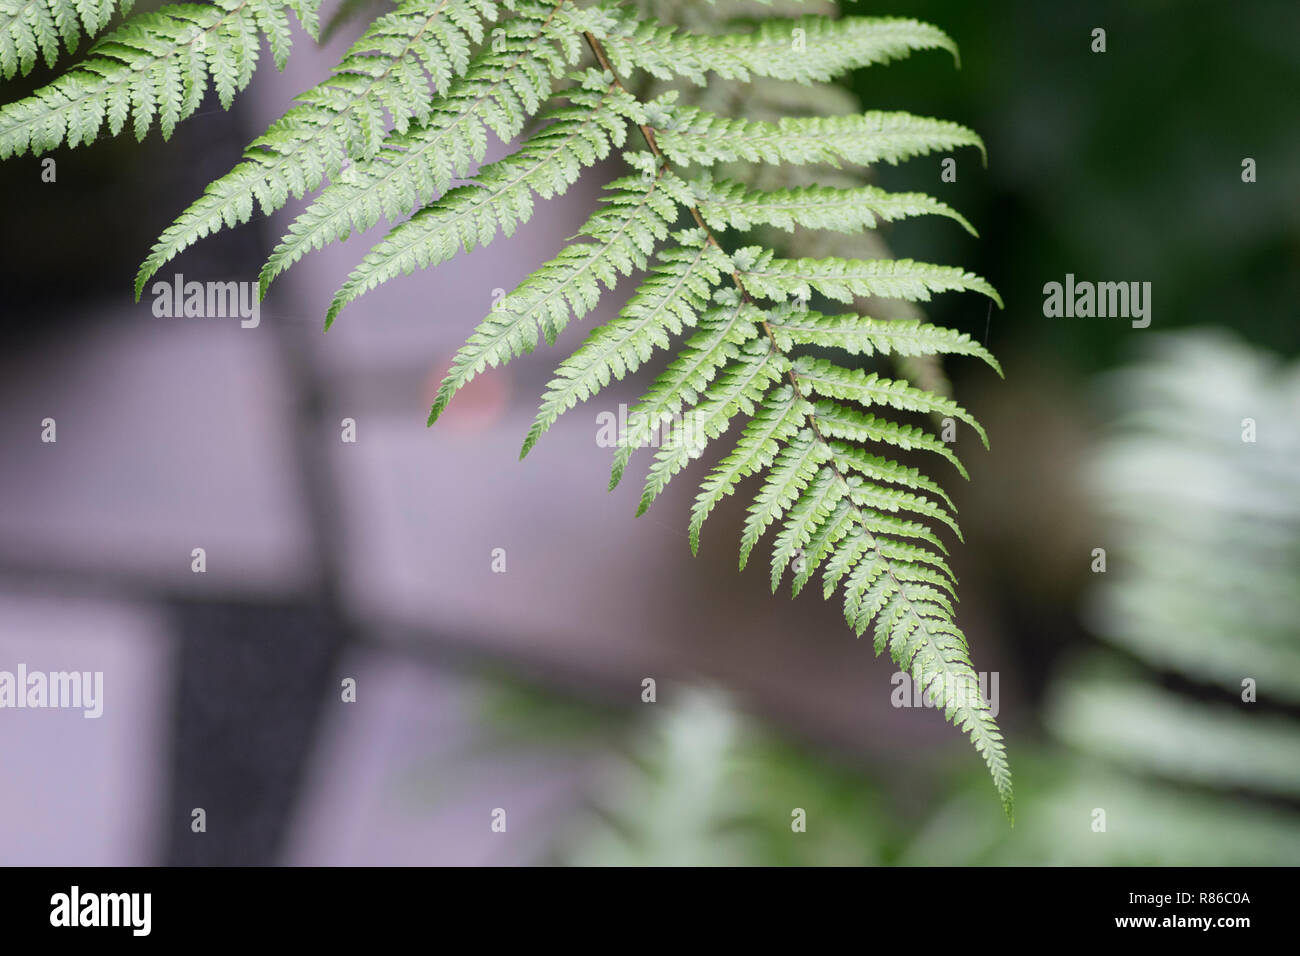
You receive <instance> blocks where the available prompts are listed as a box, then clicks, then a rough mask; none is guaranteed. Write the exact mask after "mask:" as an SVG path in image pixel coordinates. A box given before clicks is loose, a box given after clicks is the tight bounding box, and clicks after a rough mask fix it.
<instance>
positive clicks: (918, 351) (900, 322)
mask: <svg viewBox="0 0 1300 956" xmlns="http://www.w3.org/2000/svg"><path fill="white" fill-rule="evenodd" d="M769 324H770V326H771V329H772V333H773V335H774V337H775V338H776V341H777V344H778V347H780V348H782V349H790V348H792V347H794V346H796V345H821V346H829V347H832V348H839V349H843V350H844V351H846V352H848V353H849V354H850V355H875V354H880V355H973V356H975V357H977V358H979V359H982V360H983V361H984V362H986V363H988V365H989V367H990V368H992V369H993V370H994V371H995V372H997V373H998V375H1001V374H1002V366H1001V365H999V364H998V361H997V359H995V358H994V357H993V356H992V355H991V354H989V351H988V350H987V349H985V348H984V346H982V345H980V344H979V343H978V342H975V341H973V340H972V339H971V337H970V336H969V335H967V334H965V333H964V332H955V331H953V330H952V329H945V328H942V327H940V326H937V325H931V324H930V323H928V322H919V321H916V320H908V319H893V320H881V319H870V318H867V317H866V316H862V315H822V314H821V313H819V312H811V311H807V310H804V311H793V310H791V311H787V312H785V313H782V314H781V315H778V316H775V317H774V318H772V319H771V321H770V323H769Z"/></svg>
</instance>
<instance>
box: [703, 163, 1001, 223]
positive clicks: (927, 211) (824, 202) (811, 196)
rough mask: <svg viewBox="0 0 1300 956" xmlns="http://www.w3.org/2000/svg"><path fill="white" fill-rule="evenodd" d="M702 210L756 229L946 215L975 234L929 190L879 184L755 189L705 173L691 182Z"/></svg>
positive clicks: (713, 218) (707, 216)
mask: <svg viewBox="0 0 1300 956" xmlns="http://www.w3.org/2000/svg"><path fill="white" fill-rule="evenodd" d="M692 186H693V187H694V188H695V195H696V205H697V208H698V209H699V211H700V215H702V216H703V217H704V221H705V222H707V223H708V224H709V225H710V226H711V227H712V228H714V229H752V228H753V227H754V226H775V227H776V228H778V229H786V230H792V229H794V227H795V226H803V227H804V228H806V229H833V230H836V231H837V232H860V231H862V230H863V229H874V228H875V227H876V224H877V223H878V222H895V221H897V220H899V219H906V218H909V217H911V216H925V215H935V216H946V217H947V218H949V219H952V220H954V221H956V222H958V223H960V224H961V226H962V228H963V229H965V230H966V231H967V232H969V233H970V234H971V235H976V232H975V227H974V226H972V225H971V224H970V223H969V222H968V221H967V220H966V217H965V216H963V215H962V214H961V213H959V212H957V211H956V210H955V209H953V208H952V207H951V206H949V205H948V204H947V203H942V202H940V201H939V200H937V199H934V198H932V197H930V196H927V195H926V194H925V193H891V192H887V191H885V190H883V189H879V188H877V187H875V186H859V187H857V188H854V189H839V188H833V187H830V186H800V187H795V188H792V189H774V190H762V189H751V188H750V187H748V186H746V185H745V184H743V183H737V182H731V181H728V180H719V181H718V182H713V181H712V180H711V179H709V178H708V177H701V178H700V179H698V180H696V181H695V182H694V183H692Z"/></svg>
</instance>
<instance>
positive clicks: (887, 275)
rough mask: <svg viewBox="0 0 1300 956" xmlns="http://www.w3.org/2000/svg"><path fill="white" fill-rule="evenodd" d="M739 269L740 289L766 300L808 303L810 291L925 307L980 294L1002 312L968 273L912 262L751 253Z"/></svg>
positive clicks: (989, 288)
mask: <svg viewBox="0 0 1300 956" xmlns="http://www.w3.org/2000/svg"><path fill="white" fill-rule="evenodd" d="M755 257H756V258H755V261H754V263H753V264H752V265H743V266H741V267H740V273H741V276H742V278H743V279H744V281H745V287H746V288H747V289H749V290H750V291H751V292H752V293H753V294H755V295H761V296H766V297H767V298H771V299H787V300H788V299H790V298H796V299H805V300H806V299H807V298H808V297H809V296H810V295H811V293H812V292H813V291H816V292H820V293H821V294H822V295H824V296H826V297H827V298H828V299H834V300H836V301H837V302H852V301H853V298H854V296H863V297H865V296H878V297H880V298H882V299H906V300H907V301H909V302H928V301H930V297H931V295H932V294H933V293H935V292H981V293H983V294H984V295H986V296H988V297H989V298H990V299H992V300H993V301H994V302H996V303H997V304H998V308H1001V307H1002V297H1001V296H999V295H998V293H997V290H996V289H994V288H993V287H992V286H991V285H989V284H988V283H987V282H985V281H984V280H983V279H981V278H980V277H979V276H977V275H975V274H974V273H971V272H965V271H963V270H961V269H958V268H955V267H953V266H936V265H931V264H930V263H928V262H914V261H912V260H911V259H867V260H863V259H832V258H827V259H776V258H773V257H772V253H771V251H770V250H764V251H756V252H755Z"/></svg>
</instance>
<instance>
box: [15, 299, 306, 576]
mask: <svg viewBox="0 0 1300 956" xmlns="http://www.w3.org/2000/svg"><path fill="white" fill-rule="evenodd" d="M267 322H268V317H267V316H263V322H262V325H261V326H260V327H259V328H255V329H252V328H250V329H244V328H240V326H239V322H238V319H217V318H213V319H197V318H190V319H186V318H170V319H169V318H157V317H154V316H153V315H152V314H151V310H150V304H149V302H147V301H146V302H142V303H141V304H140V305H139V306H136V307H134V308H132V309H130V310H123V311H121V312H117V313H107V314H104V315H102V316H99V317H97V321H96V323H95V324H94V325H93V326H92V327H90V328H88V329H87V330H86V331H85V332H84V333H80V334H79V336H78V337H77V338H76V339H74V340H64V341H61V342H59V343H58V344H57V345H54V344H53V343H51V344H49V345H46V346H44V347H42V348H40V349H39V350H32V351H31V352H29V353H25V354H22V355H18V356H11V357H10V358H9V359H8V361H7V362H6V363H5V367H4V368H3V371H0V409H2V410H0V447H3V448H4V449H5V454H4V458H3V460H2V461H0V487H3V488H4V489H5V495H4V498H3V502H2V503H0V562H3V563H5V564H8V565H10V566H18V567H22V568H68V569H77V570H79V571H83V572H87V573H92V574H96V573H98V574H106V575H112V576H120V577H125V578H128V579H131V580H135V581H139V582H140V583H142V584H146V585H149V586H155V587H167V588H170V589H177V590H183V591H189V592H195V593H199V594H211V593H216V592H228V591H236V592H252V593H267V592H271V593H278V592H283V591H288V590H293V589H297V588H300V587H301V586H302V585H303V583H304V581H305V580H306V579H307V578H306V575H307V573H308V572H309V570H310V568H311V565H310V564H309V562H308V561H307V560H306V559H305V554H306V552H307V548H306V543H305V537H304V533H303V532H304V528H303V517H302V514H303V512H302V506H301V501H300V493H299V489H298V488H297V486H296V484H295V481H296V473H295V472H294V470H293V467H292V465H293V461H292V457H291V456H292V444H291V442H290V441H289V437H290V436H289V425H288V421H289V414H290V409H289V406H288V404H287V401H288V400H287V397H286V395H285V391H284V385H283V384H282V382H281V374H282V373H281V370H280V368H279V366H278V363H277V362H276V360H275V354H274V352H273V351H272V346H273V340H272V337H271V336H272V334H273V333H272V330H271V329H269V328H268V325H267ZM46 417H51V418H54V419H55V420H56V421H57V425H58V441H57V443H54V444H43V443H42V442H41V421H42V420H43V419H44V418H46ZM196 547H202V548H204V549H205V550H206V552H207V572H206V573H205V574H195V573H193V572H192V571H191V567H190V565H191V557H190V555H191V551H192V549H194V548H196Z"/></svg>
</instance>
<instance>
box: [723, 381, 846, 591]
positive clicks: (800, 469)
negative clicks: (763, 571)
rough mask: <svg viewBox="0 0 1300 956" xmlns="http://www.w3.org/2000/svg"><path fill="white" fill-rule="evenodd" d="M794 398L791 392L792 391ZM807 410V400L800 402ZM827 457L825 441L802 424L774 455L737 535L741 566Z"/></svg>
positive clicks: (796, 498) (742, 567)
mask: <svg viewBox="0 0 1300 956" xmlns="http://www.w3.org/2000/svg"><path fill="white" fill-rule="evenodd" d="M792 398H793V392H792ZM803 404H804V406H805V408H804V409H803V410H804V411H805V413H806V405H807V403H806V402H804V403H803ZM828 457H829V454H828V451H827V448H826V446H825V444H824V443H822V442H819V441H817V440H816V439H814V437H813V433H812V429H810V428H805V429H804V430H803V431H801V432H800V433H799V435H798V437H797V438H796V439H795V440H794V441H792V442H790V443H789V444H788V445H787V446H786V447H785V448H784V449H783V450H782V452H781V454H780V455H779V456H777V458H776V460H775V462H774V463H773V465H772V467H771V470H770V471H769V472H768V474H767V478H766V480H764V482H763V487H762V488H760V489H759V491H758V494H757V495H756V496H755V497H754V501H753V503H752V504H751V505H750V506H749V516H748V517H747V518H746V519H745V531H744V534H743V535H742V536H741V539H740V569H741V570H742V571H743V570H745V565H746V564H747V563H748V562H749V553H750V551H752V550H753V548H754V545H755V544H757V543H758V540H759V538H761V537H762V536H763V532H764V531H766V530H767V529H768V527H770V526H771V524H772V522H774V521H779V520H780V519H781V517H782V515H784V514H785V513H786V510H787V509H789V507H790V506H791V505H792V504H794V503H795V501H796V500H798V498H799V495H800V494H801V493H802V492H803V491H804V489H805V488H807V487H808V483H809V482H811V481H812V480H813V478H814V477H816V475H817V473H818V472H819V471H820V470H821V466H822V462H824V461H825V460H826V459H827V458H828Z"/></svg>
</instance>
